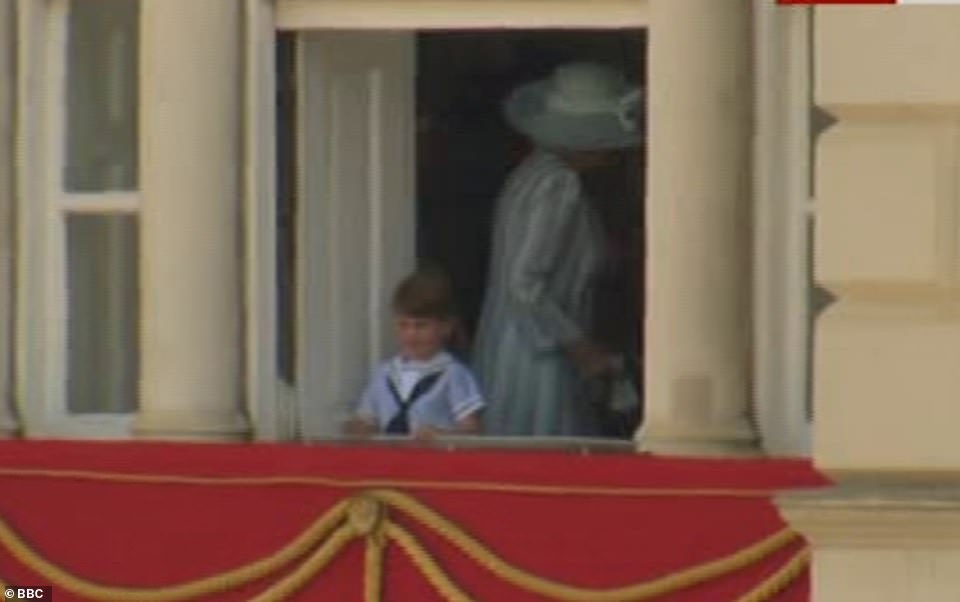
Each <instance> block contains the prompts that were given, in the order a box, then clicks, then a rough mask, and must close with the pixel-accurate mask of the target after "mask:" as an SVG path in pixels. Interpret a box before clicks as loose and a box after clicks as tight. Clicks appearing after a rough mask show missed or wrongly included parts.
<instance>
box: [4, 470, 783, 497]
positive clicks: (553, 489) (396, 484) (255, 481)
mask: <svg viewBox="0 0 960 602" xmlns="http://www.w3.org/2000/svg"><path fill="white" fill-rule="evenodd" d="M0 477H26V478H53V479H73V480H82V481H106V482H109V483H131V484H138V485H142V484H148V485H216V486H262V487H271V486H272V487H276V486H291V485H293V486H309V487H316V486H320V487H331V488H337V489H406V490H427V489H429V490H436V491H471V492H477V491H479V492H493V493H521V494H537V495H565V496H566V495H589V496H604V497H724V498H748V499H750V498H768V497H770V496H771V495H773V494H774V493H777V492H778V491H779V490H774V489H727V488H682V487H676V488H660V487H591V486H572V487H571V486H568V485H524V484H520V483H499V482H495V481H426V480H406V479H337V478H331V477H317V476H283V477H198V476H188V475H160V474H136V473H123V472H102V471H92V470H66V469H43V468H0Z"/></svg>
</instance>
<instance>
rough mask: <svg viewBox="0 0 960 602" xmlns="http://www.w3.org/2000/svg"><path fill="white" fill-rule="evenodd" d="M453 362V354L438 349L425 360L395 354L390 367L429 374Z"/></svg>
mask: <svg viewBox="0 0 960 602" xmlns="http://www.w3.org/2000/svg"><path fill="white" fill-rule="evenodd" d="M452 362H453V356H452V355H450V354H449V353H448V352H446V351H439V352H437V353H436V354H435V355H434V356H433V357H431V358H430V359H426V360H407V359H404V358H403V357H402V356H400V355H397V356H396V357H394V358H393V361H392V362H391V368H393V369H394V370H396V371H398V372H399V371H404V372H406V371H411V372H421V373H423V374H429V373H432V372H440V371H442V370H444V369H446V367H447V366H449V365H450V364H451V363H452Z"/></svg>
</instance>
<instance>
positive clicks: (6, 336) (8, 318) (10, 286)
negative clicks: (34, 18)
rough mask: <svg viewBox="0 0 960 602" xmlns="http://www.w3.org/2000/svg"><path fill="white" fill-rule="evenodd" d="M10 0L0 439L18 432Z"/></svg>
mask: <svg viewBox="0 0 960 602" xmlns="http://www.w3.org/2000/svg"><path fill="white" fill-rule="evenodd" d="M14 31H15V21H14V14H13V0H0V437H8V436H10V435H12V434H14V433H16V432H17V430H18V428H19V427H18V423H17V418H16V415H15V413H14V411H13V379H12V378H11V375H12V373H13V371H12V370H11V368H12V366H13V363H12V361H13V332H14V329H13V311H12V310H13V290H14V282H13V269H12V268H13V251H14V249H13V246H14V241H15V240H16V237H15V236H14V223H13V221H14V220H13V145H14V133H13V102H14V98H15V96H14V87H15V81H14V78H15V71H14V60H13V57H14V46H13V45H14V43H15V40H16V38H15V35H14Z"/></svg>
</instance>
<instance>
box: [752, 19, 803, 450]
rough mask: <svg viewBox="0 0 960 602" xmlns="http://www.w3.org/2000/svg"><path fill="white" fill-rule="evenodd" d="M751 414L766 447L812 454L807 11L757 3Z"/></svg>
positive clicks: (767, 448)
mask: <svg viewBox="0 0 960 602" xmlns="http://www.w3.org/2000/svg"><path fill="white" fill-rule="evenodd" d="M753 8H754V19H755V23H754V24H755V53H754V55H755V61H754V69H755V73H756V78H755V80H754V86H755V88H754V125H755V137H754V149H753V171H754V241H753V242H754V248H753V260H754V267H753V273H754V290H753V299H754V315H753V324H754V335H753V341H754V346H753V366H754V374H753V380H754V383H753V384H754V388H753V400H752V401H753V408H754V412H755V416H756V422H757V427H758V429H759V430H760V433H759V434H760V436H761V439H762V441H763V446H764V450H765V451H766V452H767V453H768V454H770V455H790V456H810V455H811V453H812V441H813V421H812V417H811V416H810V415H809V414H808V399H809V396H810V395H811V394H812V392H811V391H810V389H811V387H812V382H810V380H809V379H808V375H809V373H810V372H809V369H810V366H809V363H810V361H811V360H812V355H811V354H809V346H810V344H811V343H810V340H811V339H810V330H811V323H810V321H809V318H808V316H809V311H810V305H811V304H810V286H811V281H812V278H811V274H810V270H809V267H808V253H809V252H810V250H811V249H810V242H809V239H808V231H807V228H808V220H810V219H811V217H812V215H813V198H812V197H813V191H812V190H811V187H812V184H811V177H810V174H811V169H812V161H811V156H812V155H811V150H812V148H813V146H812V144H813V143H812V140H811V134H810V126H811V117H810V114H811V109H812V107H811V104H810V98H811V91H812V86H813V81H812V73H811V65H810V53H811V52H812V48H811V44H810V39H809V32H810V29H809V28H810V27H811V20H812V8H811V7H798V6H795V7H783V6H775V5H772V4H770V3H769V2H765V1H764V0H754V6H753Z"/></svg>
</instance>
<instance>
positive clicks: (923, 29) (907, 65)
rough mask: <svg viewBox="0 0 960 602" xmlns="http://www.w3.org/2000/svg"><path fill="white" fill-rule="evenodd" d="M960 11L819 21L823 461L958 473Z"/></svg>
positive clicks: (891, 11)
mask: <svg viewBox="0 0 960 602" xmlns="http://www.w3.org/2000/svg"><path fill="white" fill-rule="evenodd" d="M958 31H960V7H890V8H880V7H871V8H866V9H865V8H863V7H852V8H846V7H829V8H824V9H818V13H817V20H816V53H817V60H816V96H817V102H818V103H819V104H820V105H821V106H822V107H823V108H825V109H826V110H827V111H829V112H831V113H832V114H833V115H834V116H835V117H837V118H838V119H839V122H838V123H837V124H836V125H835V126H833V127H832V128H831V129H830V130H828V131H827V132H826V133H825V134H824V135H823V136H822V137H821V138H820V141H819V145H818V148H817V180H816V193H815V196H816V201H817V220H818V238H817V241H816V262H817V277H818V279H819V280H820V281H821V282H823V283H824V285H826V286H827V287H828V288H829V289H830V290H831V291H832V292H833V293H835V294H836V295H838V297H839V300H838V302H837V303H836V304H835V305H834V306H833V307H831V308H830V309H829V310H828V311H827V312H826V313H825V314H824V315H823V316H822V318H821V319H820V321H819V325H818V328H817V332H816V336H817V342H816V351H815V358H816V359H815V371H816V372H815V373H816V378H815V400H816V401H815V404H816V434H815V443H814V445H815V457H816V462H817V464H818V465H819V466H820V467H822V468H824V469H826V470H829V471H845V470H857V471H864V470H870V471H887V470H896V471H926V470H938V471H943V470H960V437H958V436H957V425H958V424H960V403H957V399H958V398H960V363H958V360H960V236H958V234H960V190H958V187H957V175H956V174H957V172H958V170H960V77H958V71H957V64H956V60H957V57H958V56H960V36H958V35H957V32H958Z"/></svg>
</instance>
